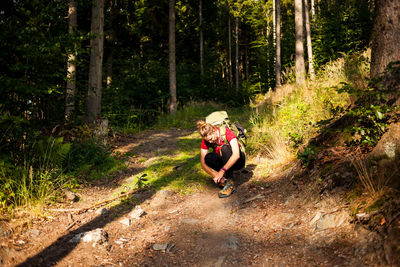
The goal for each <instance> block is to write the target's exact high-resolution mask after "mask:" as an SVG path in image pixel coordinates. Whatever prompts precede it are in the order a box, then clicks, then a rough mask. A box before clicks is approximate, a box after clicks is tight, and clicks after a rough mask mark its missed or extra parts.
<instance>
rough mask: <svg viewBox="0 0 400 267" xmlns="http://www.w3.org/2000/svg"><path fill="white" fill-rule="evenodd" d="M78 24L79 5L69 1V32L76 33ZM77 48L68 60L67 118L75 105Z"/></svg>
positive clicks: (72, 0) (71, 0)
mask: <svg viewBox="0 0 400 267" xmlns="http://www.w3.org/2000/svg"><path fill="white" fill-rule="evenodd" d="M77 25H78V15H77V5H76V2H75V0H69V1H68V33H69V34H70V35H73V34H74V31H75V29H76V27H77ZM74 50H75V49H72V51H70V53H69V54H68V61H67V92H66V103H65V118H66V119H68V118H69V117H70V116H71V114H72V112H73V111H74V107H75V87H76V64H75V59H76V57H75V51H74Z"/></svg>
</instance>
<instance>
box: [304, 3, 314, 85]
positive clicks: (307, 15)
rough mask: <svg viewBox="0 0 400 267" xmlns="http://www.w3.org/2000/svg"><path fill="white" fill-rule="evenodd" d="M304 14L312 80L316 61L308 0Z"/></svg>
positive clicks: (309, 69) (309, 70)
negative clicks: (314, 60)
mask: <svg viewBox="0 0 400 267" xmlns="http://www.w3.org/2000/svg"><path fill="white" fill-rule="evenodd" d="M304 15H305V22H306V35H307V56H308V73H309V75H310V79H311V81H313V80H314V78H315V74H314V63H313V51H312V43H311V27H310V10H309V7H308V0H304Z"/></svg>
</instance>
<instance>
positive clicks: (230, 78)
mask: <svg viewBox="0 0 400 267" xmlns="http://www.w3.org/2000/svg"><path fill="white" fill-rule="evenodd" d="M228 64H229V86H232V85H233V70H232V29H231V14H230V13H229V14H228Z"/></svg>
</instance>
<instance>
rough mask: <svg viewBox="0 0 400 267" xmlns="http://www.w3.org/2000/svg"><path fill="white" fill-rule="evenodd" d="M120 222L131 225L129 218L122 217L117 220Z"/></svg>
mask: <svg viewBox="0 0 400 267" xmlns="http://www.w3.org/2000/svg"><path fill="white" fill-rule="evenodd" d="M119 222H120V223H122V224H123V225H125V226H130V225H131V219H129V218H122V219H121V220H119Z"/></svg>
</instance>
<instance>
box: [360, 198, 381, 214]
mask: <svg viewBox="0 0 400 267" xmlns="http://www.w3.org/2000/svg"><path fill="white" fill-rule="evenodd" d="M385 202H386V200H385V199H384V198H380V199H378V200H376V201H375V202H374V203H372V204H371V205H369V206H368V207H366V208H365V212H373V211H376V210H380V209H381V208H382V207H383V205H384V204H385Z"/></svg>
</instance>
